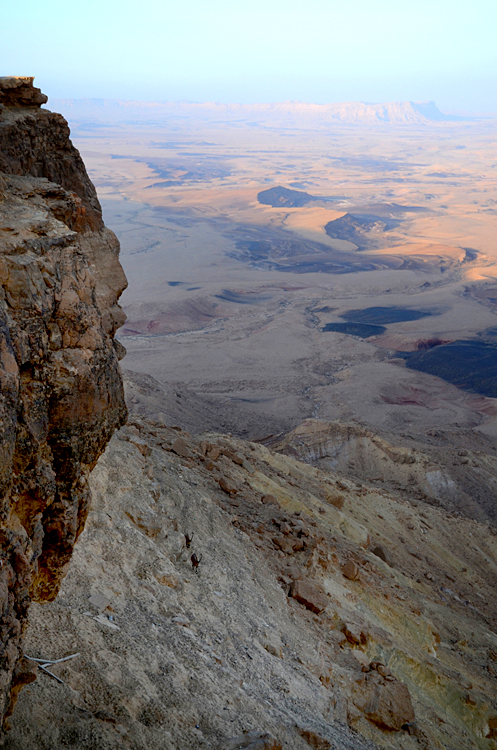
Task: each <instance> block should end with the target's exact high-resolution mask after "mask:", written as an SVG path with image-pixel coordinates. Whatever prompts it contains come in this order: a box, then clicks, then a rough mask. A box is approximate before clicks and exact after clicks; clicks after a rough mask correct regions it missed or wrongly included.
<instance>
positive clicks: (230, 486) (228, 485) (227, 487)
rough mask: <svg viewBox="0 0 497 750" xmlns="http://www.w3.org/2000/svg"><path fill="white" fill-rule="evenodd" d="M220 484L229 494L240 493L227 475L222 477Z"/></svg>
mask: <svg viewBox="0 0 497 750" xmlns="http://www.w3.org/2000/svg"><path fill="white" fill-rule="evenodd" d="M219 486H220V487H221V489H222V490H223V492H226V494H227V495H236V494H237V493H238V489H237V488H236V487H235V485H234V484H233V483H232V482H231V481H230V480H229V479H227V478H226V477H220V479H219Z"/></svg>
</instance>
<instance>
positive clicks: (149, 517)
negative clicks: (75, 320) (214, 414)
mask: <svg viewBox="0 0 497 750" xmlns="http://www.w3.org/2000/svg"><path fill="white" fill-rule="evenodd" d="M91 482H92V487H93V491H94V498H95V506H94V511H93V512H92V513H91V514H90V518H89V521H88V524H87V527H86V529H85V531H84V535H83V539H84V543H82V544H79V545H78V546H77V548H76V551H75V554H74V557H73V561H72V564H71V568H70V571H69V574H68V576H67V577H66V579H65V581H64V583H63V586H62V591H61V595H60V597H59V598H58V599H57V600H56V601H55V602H53V603H51V604H49V605H45V606H44V607H38V606H36V605H35V606H36V613H35V616H34V617H33V620H32V626H31V630H30V632H29V635H28V647H29V649H30V655H31V656H36V657H40V658H52V659H55V658H60V657H63V656H66V655H68V654H73V653H79V656H78V657H76V658H74V659H72V660H70V661H68V662H64V663H61V664H60V665H58V666H57V665H56V666H54V667H53V670H54V671H57V675H58V676H59V678H61V679H62V680H63V681H64V684H63V685H61V684H58V683H56V682H55V681H54V680H52V679H51V678H50V677H48V676H46V675H44V676H43V681H42V680H41V679H40V680H38V682H37V683H35V684H34V685H33V686H29V687H28V688H27V689H26V690H25V691H24V692H23V694H22V695H21V698H20V701H19V706H18V710H17V712H16V715H15V717H14V722H13V730H12V733H11V735H10V736H9V739H8V743H7V747H9V748H11V750H14V748H16V749H17V748H21V747H25V746H26V744H28V745H29V744H31V746H36V747H39V748H50V749H51V750H55V749H56V748H62V747H66V746H67V745H75V746H78V747H82V748H83V747H99V748H121V747H128V748H147V749H148V750H153V748H161V749H162V748H171V749H172V748H189V749H190V748H191V749H192V750H193V749H194V748H208V747H211V748H234V747H241V746H243V747H253V748H256V747H257V748H278V747H288V748H292V750H305V749H306V748H307V749H308V748H309V747H314V748H316V747H317V748H340V749H342V748H365V747H371V746H376V747H386V748H403V749H404V750H418V748H426V749H427V748H429V749H430V750H432V749H433V748H447V749H449V748H450V749H451V750H460V749H461V748H463V747H464V748H465V749H466V748H467V749H468V750H469V748H475V749H476V748H481V749H483V748H485V749H486V748H492V747H495V739H494V735H495V723H496V716H497V702H496V694H495V676H496V672H497V667H496V658H497V638H496V636H495V632H494V626H493V623H494V622H495V614H496V613H495V597H494V591H495V583H496V581H495V575H496V563H495V561H496V556H497V549H496V537H495V534H494V532H493V530H492V529H491V528H490V527H489V526H487V525H484V524H480V523H477V522H476V521H471V520H467V519H463V518H457V517H453V516H451V515H450V514H448V513H447V512H446V511H444V510H443V509H439V508H433V507H429V506H427V505H424V504H421V503H420V504H418V505H416V504H413V503H412V502H408V501H407V500H405V499H403V498H402V496H399V495H397V496H394V495H392V494H390V493H389V492H387V491H384V490H378V489H375V488H372V487H370V486H367V485H366V484H363V483H361V482H358V481H352V480H350V479H348V478H346V477H344V476H343V475H340V474H337V473H334V472H323V471H320V470H319V469H316V468H315V467H312V466H309V465H307V464H304V463H300V462H299V461H297V460H295V459H294V458H292V457H288V456H284V455H281V454H277V453H274V452H272V451H270V450H268V449H267V448H265V447H264V446H261V445H259V444H255V443H246V442H243V441H239V440H235V439H233V438H230V437H226V436H220V435H213V434H211V435H204V436H203V437H200V438H192V437H190V436H189V435H188V433H184V432H181V431H180V430H179V429H175V430H174V429H171V428H168V427H165V426H164V425H163V424H161V423H157V422H154V421H153V420H143V419H140V418H136V417H135V418H133V420H132V423H131V424H129V425H128V426H127V427H125V428H123V429H122V430H121V431H120V432H119V433H118V434H117V435H116V436H114V438H113V439H112V441H111V443H110V444H109V447H108V449H107V451H106V453H105V455H104V456H103V457H102V458H101V460H100V461H99V463H98V464H97V467H96V469H95V471H94V472H93V474H92V478H91ZM187 535H188V537H189V539H187V538H186V536H187ZM192 537H193V538H192ZM189 540H191V541H189ZM187 544H188V545H189V546H188V547H187ZM192 554H195V555H196V559H197V560H200V564H199V565H198V568H194V567H192V561H191V556H192ZM194 562H195V560H194ZM249 732H252V733H253V734H252V735H250V734H244V733H249ZM257 737H259V739H257ZM240 738H241V739H240ZM242 742H245V745H242V744H241V743H242ZM251 742H252V743H253V744H252V745H251V744H250V743H251ZM256 742H259V744H256ZM368 743H373V745H369V744H368Z"/></svg>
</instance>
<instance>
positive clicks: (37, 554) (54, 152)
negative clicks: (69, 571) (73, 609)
mask: <svg viewBox="0 0 497 750" xmlns="http://www.w3.org/2000/svg"><path fill="white" fill-rule="evenodd" d="M46 101H47V97H46V96H45V95H44V94H42V93H41V91H40V90H39V89H37V88H35V87H34V86H33V78H28V77H14V76H11V77H4V78H0V386H1V400H0V498H1V516H0V606H1V619H0V629H1V632H0V636H1V653H0V719H1V722H0V723H3V722H4V721H5V719H6V717H8V716H9V715H10V713H11V712H12V709H13V706H14V703H15V700H16V696H17V693H18V691H19V689H20V687H22V685H23V684H25V683H27V682H30V681H32V680H33V679H35V673H36V668H35V664H34V663H33V662H30V661H29V660H27V659H26V658H24V657H23V648H22V639H23V632H24V629H25V626H26V623H27V616H28V609H29V605H30V602H31V601H32V600H36V601H39V602H42V601H46V600H52V599H53V598H54V597H55V596H56V594H57V591H58V589H59V586H60V582H61V580H62V578H63V576H64V574H65V571H66V568H67V565H68V563H69V560H70V558H71V554H72V551H73V547H74V544H75V542H76V540H77V538H78V536H79V534H80V533H81V531H82V529H83V527H84V524H85V520H86V516H87V513H88V507H89V500H90V492H89V488H88V475H89V472H90V471H91V469H92V468H93V466H94V465H95V463H96V461H97V459H98V457H99V456H100V455H101V453H102V452H103V450H104V448H105V446H106V445H107V443H108V441H109V439H110V437H111V436H112V433H113V432H114V430H115V429H116V427H118V426H120V425H122V424H123V423H124V421H125V418H126V407H125V404H124V395H123V388H122V382H121V376H120V372H119V364H118V359H119V356H120V351H121V352H122V351H123V349H122V347H121V346H120V345H119V344H118V343H117V342H116V341H115V340H114V333H115V331H116V329H117V328H118V327H119V326H120V325H122V323H123V321H124V314H123V313H122V311H121V309H120V307H119V305H118V299H119V296H120V294H121V292H122V291H123V289H124V288H125V286H126V278H125V276H124V272H123V270H122V268H121V265H120V263H119V257H118V256H119V243H118V241H117V238H116V237H115V235H114V234H113V233H112V232H111V231H109V230H108V229H107V228H106V227H105V226H104V224H103V221H102V212H101V208H100V204H99V202H98V198H97V195H96V192H95V188H94V186H93V185H92V183H91V181H90V179H89V177H88V175H87V173H86V169H85V167H84V164H83V161H82V159H81V157H80V155H79V152H78V151H77V149H76V148H75V147H74V146H73V145H72V143H71V141H70V139H69V127H68V125H67V122H66V121H65V120H64V118H63V117H62V116H61V115H58V114H54V113H52V112H49V111H48V110H42V109H40V107H41V105H42V104H44V103H45V102H46Z"/></svg>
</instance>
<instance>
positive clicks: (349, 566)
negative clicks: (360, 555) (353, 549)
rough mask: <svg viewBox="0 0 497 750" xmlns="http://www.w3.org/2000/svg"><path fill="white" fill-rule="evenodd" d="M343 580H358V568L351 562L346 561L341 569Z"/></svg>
mask: <svg viewBox="0 0 497 750" xmlns="http://www.w3.org/2000/svg"><path fill="white" fill-rule="evenodd" d="M342 573H343V574H344V576H345V578H349V579H350V580H351V581H355V580H356V579H357V578H359V566H358V565H357V563H355V562H354V561H353V560H348V561H347V562H346V563H345V565H344V566H343V568H342Z"/></svg>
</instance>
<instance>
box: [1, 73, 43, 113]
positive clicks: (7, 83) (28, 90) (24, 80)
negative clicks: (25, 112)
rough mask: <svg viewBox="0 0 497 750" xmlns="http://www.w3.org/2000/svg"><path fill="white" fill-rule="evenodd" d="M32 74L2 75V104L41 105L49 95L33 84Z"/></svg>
mask: <svg viewBox="0 0 497 750" xmlns="http://www.w3.org/2000/svg"><path fill="white" fill-rule="evenodd" d="M33 81H34V78H33V77H32V76H0V105H1V104H3V105H4V106H5V107H41V105H42V104H46V103H47V101H48V96H46V95H45V94H42V93H41V91H40V89H37V88H35V87H34V86H33Z"/></svg>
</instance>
